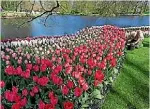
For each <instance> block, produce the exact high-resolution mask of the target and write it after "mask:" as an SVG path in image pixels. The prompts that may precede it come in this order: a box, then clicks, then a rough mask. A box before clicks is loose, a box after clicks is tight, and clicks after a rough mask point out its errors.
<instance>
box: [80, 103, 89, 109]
mask: <svg viewBox="0 0 150 109" xmlns="http://www.w3.org/2000/svg"><path fill="white" fill-rule="evenodd" d="M87 107H89V105H88V104H83V105H82V106H81V108H80V109H86V108H87Z"/></svg>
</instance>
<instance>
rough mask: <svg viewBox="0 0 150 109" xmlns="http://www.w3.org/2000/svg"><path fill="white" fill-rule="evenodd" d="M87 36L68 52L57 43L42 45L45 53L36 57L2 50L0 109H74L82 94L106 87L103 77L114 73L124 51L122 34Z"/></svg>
mask: <svg viewBox="0 0 150 109" xmlns="http://www.w3.org/2000/svg"><path fill="white" fill-rule="evenodd" d="M91 32H92V33H91ZM87 34H88V35H89V36H87V37H91V38H89V39H88V38H86V39H83V40H84V41H85V42H84V43H83V42H82V41H80V40H76V42H77V45H75V46H74V47H73V46H71V47H70V44H71V43H72V42H73V43H74V41H70V42H71V43H70V44H68V42H63V44H64V45H65V46H64V48H62V47H54V48H53V47H52V45H50V46H51V47H52V48H51V47H50V46H48V45H44V47H45V49H46V51H49V53H46V54H42V56H41V55H40V54H36V55H35V52H34V46H26V47H22V46H19V47H17V48H16V47H12V48H5V49H3V51H2V53H1V59H2V70H3V71H2V73H3V74H2V80H1V82H0V84H1V88H2V94H1V102H2V105H1V108H4V107H5V108H9V107H11V108H12V109H21V108H37V107H38V108H39V109H55V108H64V109H73V108H77V107H78V101H79V98H80V97H82V95H83V94H84V93H85V92H88V93H91V92H92V91H93V90H94V89H95V88H97V86H98V85H99V84H102V82H103V81H107V79H108V78H107V77H108V76H109V74H107V71H108V70H110V69H113V68H114V67H117V64H118V59H120V58H121V57H122V55H123V53H124V48H125V33H124V31H123V30H121V29H119V28H117V27H113V26H104V27H103V28H102V29H95V30H92V31H90V32H89V33H88V32H87ZM78 38H80V36H78V37H77V38H75V39H78ZM82 38H83V37H82ZM68 39H69V38H67V40H68ZM69 40H71V39H69ZM58 45H59V42H58ZM40 46H42V44H39V45H37V47H39V48H40ZM28 50H29V51H28ZM40 51H41V52H42V51H43V49H41V50H40Z"/></svg>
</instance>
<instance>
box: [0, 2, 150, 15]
mask: <svg viewBox="0 0 150 109" xmlns="http://www.w3.org/2000/svg"><path fill="white" fill-rule="evenodd" d="M55 4H56V1H49V0H47V1H42V0H41V1H40V0H38V1H34V0H33V1H31V0H30V1H27V0H22V1H21V0H20V1H2V2H1V7H2V9H3V10H6V11H19V12H21V11H28V12H30V11H32V10H34V11H41V12H44V11H45V10H48V9H51V8H52V7H53V6H55ZM59 4H60V6H59V8H58V9H57V10H55V11H57V12H59V13H60V14H80V15H91V14H97V15H100V16H117V15H120V14H148V13H149V2H148V0H147V1H99V0H97V1H59Z"/></svg>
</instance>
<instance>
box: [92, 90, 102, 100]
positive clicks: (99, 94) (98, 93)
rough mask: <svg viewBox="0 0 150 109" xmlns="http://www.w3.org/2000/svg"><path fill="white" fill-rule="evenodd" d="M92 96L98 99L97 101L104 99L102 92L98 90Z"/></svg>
mask: <svg viewBox="0 0 150 109" xmlns="http://www.w3.org/2000/svg"><path fill="white" fill-rule="evenodd" d="M92 96H93V97H94V98H97V99H102V98H103V97H104V96H103V95H102V94H101V93H100V90H98V89H95V90H94V91H93V92H92Z"/></svg>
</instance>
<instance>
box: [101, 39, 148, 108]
mask: <svg viewBox="0 0 150 109" xmlns="http://www.w3.org/2000/svg"><path fill="white" fill-rule="evenodd" d="M149 42H150V41H149V38H145V40H144V42H143V44H144V47H142V48H139V49H135V50H132V51H127V55H126V59H125V62H124V65H123V68H122V69H121V73H120V74H119V76H118V77H117V79H116V80H115V82H114V83H113V85H112V88H111V89H110V92H109V93H108V95H107V96H106V100H105V103H104V105H103V107H102V109H148V108H149Z"/></svg>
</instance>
